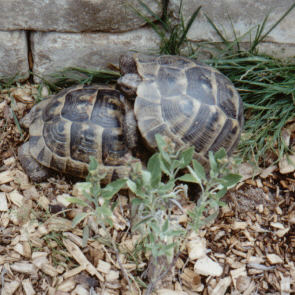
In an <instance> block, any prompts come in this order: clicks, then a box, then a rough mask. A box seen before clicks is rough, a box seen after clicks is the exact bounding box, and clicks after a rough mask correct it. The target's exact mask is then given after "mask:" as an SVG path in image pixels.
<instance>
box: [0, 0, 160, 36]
mask: <svg viewBox="0 0 295 295" xmlns="http://www.w3.org/2000/svg"><path fill="white" fill-rule="evenodd" d="M144 3H146V4H147V6H148V7H149V8H150V9H151V10H152V11H153V12H154V13H155V14H158V15H161V5H160V4H159V3H160V1H156V0H144ZM0 7H1V9H0V30H19V29H22V30H34V31H58V32H95V31H103V32H123V31H128V30H132V29H135V28H138V27H140V26H143V25H144V24H145V23H146V22H145V20H144V19H143V18H142V17H140V16H139V15H138V14H137V13H136V12H135V11H134V9H136V10H138V11H140V12H141V13H143V14H147V12H146V11H145V9H144V8H143V7H142V5H140V2H139V1H138V0H46V1H44V0H0ZM133 8H134V9H133Z"/></svg>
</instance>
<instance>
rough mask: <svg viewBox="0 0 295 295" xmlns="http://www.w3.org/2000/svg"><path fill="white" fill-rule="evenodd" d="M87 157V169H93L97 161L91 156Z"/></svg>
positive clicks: (95, 167) (96, 165)
mask: <svg viewBox="0 0 295 295" xmlns="http://www.w3.org/2000/svg"><path fill="white" fill-rule="evenodd" d="M89 159H90V162H89V167H88V170H89V171H95V170H96V169H97V167H98V162H97V160H96V159H95V158H94V157H93V156H90V157H89Z"/></svg>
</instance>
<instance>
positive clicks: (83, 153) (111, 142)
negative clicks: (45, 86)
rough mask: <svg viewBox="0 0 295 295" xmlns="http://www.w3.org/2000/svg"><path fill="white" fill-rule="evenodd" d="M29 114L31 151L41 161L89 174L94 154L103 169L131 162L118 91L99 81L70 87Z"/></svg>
mask: <svg viewBox="0 0 295 295" xmlns="http://www.w3.org/2000/svg"><path fill="white" fill-rule="evenodd" d="M27 116H28V118H26V121H29V124H27V125H29V126H30V127H29V132H30V140H29V151H30V154H31V156H32V157H33V158H34V159H35V160H36V161H37V162H39V163H40V164H41V165H43V166H45V167H48V168H51V169H54V170H57V171H60V172H63V173H66V174H70V175H73V176H78V177H85V176H86V175H87V174H88V164H89V157H90V156H93V157H94V158H96V159H97V161H98V162H99V163H100V164H101V165H100V166H101V167H103V169H104V170H103V172H106V173H107V174H113V173H117V174H119V175H122V174H126V173H125V170H126V167H124V166H120V165H124V163H126V158H125V157H126V155H127V154H128V147H127V144H126V138H125V135H124V106H123V103H122V102H121V101H120V92H119V91H117V90H115V89H112V88H108V87H106V86H99V85H96V86H87V87H85V86H82V85H80V86H75V87H71V88H67V89H65V90H63V91H61V92H60V93H59V94H57V95H55V96H53V97H50V98H48V99H45V100H43V101H42V102H40V103H39V104H37V105H36V106H35V107H34V108H33V109H32V110H31V112H30V113H29V114H28V115H27ZM110 176H111V175H110Z"/></svg>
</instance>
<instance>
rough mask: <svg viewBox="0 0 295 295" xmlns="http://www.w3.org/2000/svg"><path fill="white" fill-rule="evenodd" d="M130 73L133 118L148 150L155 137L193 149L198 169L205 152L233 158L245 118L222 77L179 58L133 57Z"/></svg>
mask: <svg viewBox="0 0 295 295" xmlns="http://www.w3.org/2000/svg"><path fill="white" fill-rule="evenodd" d="M130 68H131V70H130V72H133V71H134V68H135V69H136V72H137V74H138V75H139V76H140V82H139V83H138V85H137V91H136V99H135V103H134V112H135V117H136V119H137V122H138V128H139V130H140V133H141V134H142V136H143V138H144V139H145V140H146V142H147V143H148V145H149V146H150V147H152V148H155V147H156V141H155V135H156V134H157V133H159V134H161V135H162V136H164V137H167V138H168V139H170V140H172V142H174V143H175V144H176V147H177V148H180V147H183V146H186V145H193V146H194V147H195V150H196V153H197V158H198V159H199V160H200V161H201V162H202V163H206V162H207V159H208V152H209V151H214V152H215V151H217V150H219V149H220V148H222V147H223V148H225V150H226V151H227V153H228V154H230V153H231V152H232V150H233V149H234V147H235V146H236V145H237V143H238V141H239V138H240V134H241V130H242V127H243V122H244V118H243V105H242V101H241V98H240V96H239V94H238V92H237V90H236V89H235V87H234V85H233V84H232V83H231V81H230V80H229V79H228V78H227V77H225V76H224V75H223V74H221V73H220V72H219V71H218V70H216V69H214V68H212V67H210V66H207V65H205V64H202V63H200V62H197V61H194V60H191V59H188V58H184V57H180V56H169V55H163V56H147V55H141V54H134V55H133V66H131V67H130ZM123 72H124V71H123ZM125 74H126V73H125ZM122 81H123V80H122Z"/></svg>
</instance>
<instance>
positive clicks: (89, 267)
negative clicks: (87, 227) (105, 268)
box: [63, 239, 104, 282]
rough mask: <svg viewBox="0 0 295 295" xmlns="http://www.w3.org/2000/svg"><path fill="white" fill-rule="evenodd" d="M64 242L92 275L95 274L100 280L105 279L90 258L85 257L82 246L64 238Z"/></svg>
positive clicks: (72, 254)
mask: <svg viewBox="0 0 295 295" xmlns="http://www.w3.org/2000/svg"><path fill="white" fill-rule="evenodd" d="M63 243H64V245H65V247H66V248H67V250H68V251H69V253H70V254H71V256H73V258H74V259H75V260H76V261H77V262H78V263H79V264H80V265H81V266H84V267H85V270H87V271H88V272H89V273H90V274H91V275H95V276H96V277H97V278H98V279H99V280H100V281H102V282H103V281H104V278H103V276H102V275H101V274H100V273H99V272H98V271H97V270H96V268H95V267H94V266H93V265H92V264H91V263H90V262H89V260H88V259H87V258H86V257H85V255H84V254H83V252H82V251H81V250H80V248H79V247H78V246H77V245H76V244H74V243H73V242H72V241H70V240H68V239H63Z"/></svg>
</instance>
